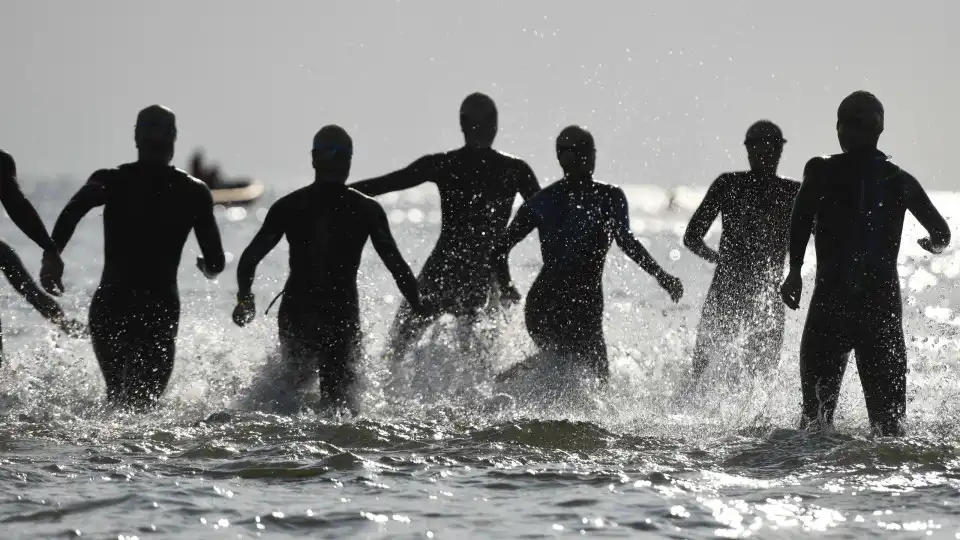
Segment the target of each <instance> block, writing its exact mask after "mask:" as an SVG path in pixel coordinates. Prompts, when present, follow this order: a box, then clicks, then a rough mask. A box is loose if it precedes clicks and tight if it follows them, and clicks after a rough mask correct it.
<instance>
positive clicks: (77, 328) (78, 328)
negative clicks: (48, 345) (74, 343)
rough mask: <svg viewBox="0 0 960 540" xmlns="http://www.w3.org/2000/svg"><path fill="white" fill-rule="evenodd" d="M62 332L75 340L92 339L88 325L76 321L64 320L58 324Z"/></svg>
mask: <svg viewBox="0 0 960 540" xmlns="http://www.w3.org/2000/svg"><path fill="white" fill-rule="evenodd" d="M57 326H59V327H60V331H61V332H63V333H64V334H66V335H68V336H70V337H71V338H73V339H86V338H88V337H90V329H89V328H88V327H87V325H85V324H83V323H82V322H80V321H78V320H76V319H67V318H63V319H61V320H60V321H59V322H58V323H57Z"/></svg>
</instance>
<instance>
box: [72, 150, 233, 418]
mask: <svg viewBox="0 0 960 540" xmlns="http://www.w3.org/2000/svg"><path fill="white" fill-rule="evenodd" d="M101 205H102V206H103V207H104V211H103V232H104V264H103V273H102V275H101V278H100V285H99V286H98V287H97V290H96V292H95V293H94V296H93V302H92V303H91V305H90V332H91V336H92V339H93V351H94V353H95V354H96V356H97V361H98V362H99V363H100V369H101V370H102V371H103V376H104V379H105V380H106V384H107V400H108V401H109V402H111V403H117V404H121V405H128V406H134V407H144V406H147V405H150V404H152V403H154V402H156V400H157V399H159V398H160V396H161V395H162V394H163V392H164V390H165V389H166V387H167V383H168V382H169V380H170V375H171V374H172V373H173V365H174V358H175V345H176V343H175V341H176V337H177V331H178V328H179V324H180V293H179V289H178V286H177V272H178V269H179V266H180V258H181V255H182V253H183V246H184V244H185V243H186V241H187V237H188V235H189V234H190V231H191V230H195V231H196V235H197V241H198V243H199V245H200V249H201V251H202V253H203V255H204V258H205V260H206V262H207V266H208V269H209V270H210V271H211V272H213V273H218V272H220V271H222V270H223V267H224V264H225V263H224V253H223V247H222V245H221V242H220V233H219V231H218V229H217V224H216V220H215V218H214V215H213V199H212V197H211V195H210V190H209V189H208V188H207V186H206V185H204V184H203V183H202V182H200V181H199V180H197V179H196V178H193V177H191V176H190V175H188V174H187V173H185V172H184V171H181V170H179V169H177V168H175V167H172V166H169V165H165V164H156V163H149V162H135V163H129V164H125V165H121V166H119V167H117V168H115V169H102V170H99V171H97V172H95V173H94V174H93V175H92V176H91V177H90V179H89V180H88V181H87V183H86V184H85V185H84V186H83V187H81V188H80V190H79V191H78V192H77V193H76V195H74V196H73V198H72V199H71V200H70V202H69V203H68V204H67V206H66V207H65V208H64V209H63V212H61V214H60V217H59V218H58V219H57V223H56V225H55V226H54V230H53V239H54V241H55V242H56V244H57V245H58V246H59V247H60V249H61V250H63V249H64V248H65V247H66V244H67V242H68V241H69V240H70V237H71V236H72V235H73V232H74V230H75V228H76V226H77V223H78V222H79V221H80V219H81V218H82V217H83V216H84V215H85V214H86V213H87V212H89V211H90V210H91V209H93V208H94V207H97V206H101Z"/></svg>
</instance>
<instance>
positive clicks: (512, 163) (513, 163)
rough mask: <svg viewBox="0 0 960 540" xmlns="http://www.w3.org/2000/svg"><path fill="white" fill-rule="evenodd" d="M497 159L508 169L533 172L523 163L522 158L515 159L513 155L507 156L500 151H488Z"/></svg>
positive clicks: (528, 165) (527, 164)
mask: <svg viewBox="0 0 960 540" xmlns="http://www.w3.org/2000/svg"><path fill="white" fill-rule="evenodd" d="M490 150H491V151H492V152H493V154H494V155H495V156H497V159H498V160H500V161H501V162H502V163H503V164H504V165H506V166H507V167H508V168H511V169H515V170H518V171H523V172H526V171H528V170H533V169H532V168H531V167H530V164H529V163H527V162H526V161H524V160H523V159H522V158H520V157H517V156H515V155H513V154H508V153H506V152H501V151H500V150H496V149H493V148H491V149H490Z"/></svg>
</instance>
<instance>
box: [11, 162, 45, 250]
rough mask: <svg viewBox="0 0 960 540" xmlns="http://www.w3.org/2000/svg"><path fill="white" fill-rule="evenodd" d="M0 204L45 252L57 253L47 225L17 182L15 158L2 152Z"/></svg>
mask: <svg viewBox="0 0 960 540" xmlns="http://www.w3.org/2000/svg"><path fill="white" fill-rule="evenodd" d="M0 202H2V203H3V207H4V208H5V209H6V211H7V214H9V215H10V219H12V220H13V223H14V224H15V225H16V226H17V227H19V228H20V230H21V231H23V233H24V234H26V235H27V237H28V238H30V240H33V241H34V243H36V244H37V245H38V246H40V247H41V248H43V250H44V251H52V252H56V251H57V246H56V244H54V243H53V239H52V238H51V237H50V233H48V232H47V227H46V225H44V224H43V220H42V219H40V215H39V214H37V210H36V208H34V207H33V205H32V204H30V201H29V200H28V199H27V197H26V195H24V194H23V190H21V189H20V183H19V182H17V163H16V161H14V159H13V156H11V155H10V154H8V153H6V152H3V151H0Z"/></svg>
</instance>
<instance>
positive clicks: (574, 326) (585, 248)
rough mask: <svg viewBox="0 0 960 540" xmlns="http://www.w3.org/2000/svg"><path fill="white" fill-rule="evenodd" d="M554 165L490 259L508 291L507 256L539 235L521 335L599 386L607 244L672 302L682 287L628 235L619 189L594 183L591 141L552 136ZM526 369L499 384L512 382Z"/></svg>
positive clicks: (568, 132)
mask: <svg viewBox="0 0 960 540" xmlns="http://www.w3.org/2000/svg"><path fill="white" fill-rule="evenodd" d="M557 159H558V160H559V161H560V166H561V167H562V168H563V178H562V179H560V180H559V181H557V182H556V183H554V184H552V185H550V186H549V187H547V188H544V189H543V190H542V191H540V192H539V193H537V194H536V195H534V196H533V197H532V198H530V199H529V200H528V201H526V202H524V203H523V205H522V206H521V207H520V209H519V210H518V211H517V215H516V217H514V219H513V221H512V222H511V223H510V225H509V227H507V231H506V233H505V236H504V237H503V240H502V243H501V244H500V246H499V247H498V249H497V250H496V252H495V254H494V256H495V258H496V261H495V264H496V267H497V268H499V269H506V270H502V271H501V272H500V273H499V274H498V277H499V279H500V285H501V287H503V288H510V287H512V281H511V278H510V274H509V265H508V264H507V257H508V256H509V253H510V251H511V250H512V249H513V247H514V246H516V245H517V244H519V243H520V242H521V241H522V240H523V239H524V238H526V236H527V235H528V234H530V233H531V232H533V230H534V229H537V230H538V231H539V233H540V251H541V253H542V256H543V268H541V269H540V273H539V274H538V275H537V278H536V280H535V281H534V282H533V286H532V287H531V288H530V293H529V295H528V296H527V302H526V312H525V315H526V325H527V332H528V333H529V334H530V337H531V338H533V342H534V343H535V344H536V345H537V347H539V348H540V349H541V350H542V351H546V352H552V353H558V354H561V355H564V356H565V357H568V358H571V359H573V360H574V361H575V362H577V363H578V364H579V365H580V366H582V367H584V368H587V369H588V370H590V371H591V372H592V374H593V375H595V376H596V377H598V378H599V379H600V380H601V381H605V380H606V378H607V375H608V373H609V368H608V365H607V346H606V342H605V340H604V336H603V285H602V278H603V267H604V263H605V261H606V257H607V252H608V251H609V250H610V245H611V243H612V242H613V241H614V240H616V242H617V245H618V246H620V249H622V250H623V251H624V253H626V254H627V256H628V257H630V258H631V259H632V260H633V261H634V262H636V263H637V264H638V265H640V267H641V268H643V269H644V270H645V271H646V272H648V273H649V274H650V275H652V276H653V277H654V278H655V279H656V280H657V282H658V283H659V284H660V286H661V287H663V288H664V289H665V290H666V291H667V292H668V293H669V294H670V298H671V299H672V300H673V301H674V302H676V301H678V300H679V299H680V298H681V297H682V296H683V285H682V284H681V283H680V280H679V279H677V278H675V277H673V276H671V275H670V274H667V273H666V272H664V271H663V269H662V268H660V266H659V265H658V264H657V263H656V261H654V260H653V257H651V256H650V254H649V253H648V252H647V250H646V249H645V248H644V247H643V245H642V244H641V243H640V241H639V240H637V239H636V237H635V236H634V235H633V233H632V232H631V231H630V218H629V214H628V210H627V197H626V195H625V194H624V193H623V190H622V189H620V188H619V187H616V186H613V185H610V184H604V183H602V182H597V181H596V180H594V179H593V171H594V165H595V162H596V147H595V146H594V141H593V136H592V135H591V134H590V133H589V132H587V131H586V130H585V129H583V128H580V127H576V126H571V127H568V128H566V129H564V130H563V131H561V132H560V135H559V137H557ZM531 361H532V359H531ZM524 364H525V363H524ZM524 364H520V365H519V366H517V367H515V368H511V369H510V370H509V371H508V372H506V373H504V374H502V375H501V376H500V377H499V378H500V379H501V380H502V379H504V378H508V377H510V376H511V374H512V373H515V372H516V370H520V369H524V367H525V366H524Z"/></svg>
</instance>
